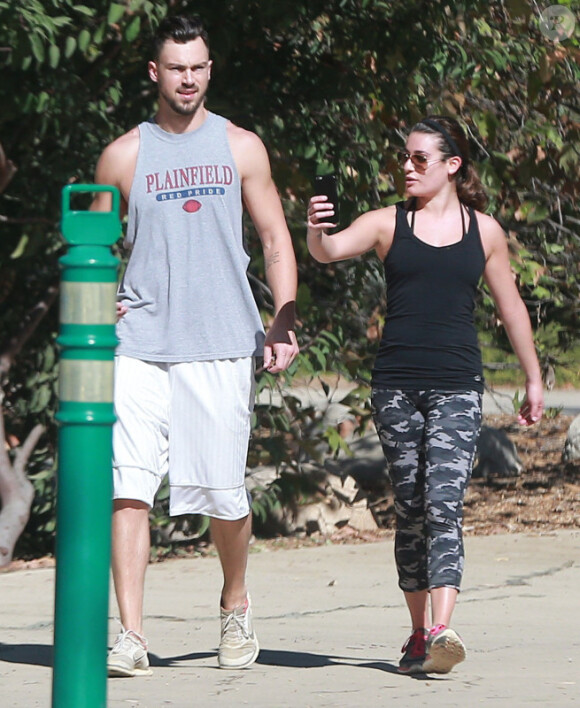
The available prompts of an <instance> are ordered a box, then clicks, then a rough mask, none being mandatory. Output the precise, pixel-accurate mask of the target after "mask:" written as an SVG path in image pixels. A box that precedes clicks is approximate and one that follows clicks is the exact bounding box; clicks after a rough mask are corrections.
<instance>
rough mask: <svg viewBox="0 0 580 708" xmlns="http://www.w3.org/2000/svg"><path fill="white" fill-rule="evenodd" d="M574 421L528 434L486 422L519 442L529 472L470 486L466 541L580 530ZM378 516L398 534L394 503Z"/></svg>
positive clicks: (548, 423)
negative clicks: (567, 455) (565, 455)
mask: <svg viewBox="0 0 580 708" xmlns="http://www.w3.org/2000/svg"><path fill="white" fill-rule="evenodd" d="M572 420H573V416H565V415H558V416H556V417H554V418H544V419H542V421H541V422H540V423H539V424H538V425H535V426H532V427H530V428H526V427H522V426H520V425H518V423H517V422H514V417H513V416H508V415H488V416H484V420H483V423H484V425H488V426H490V427H493V428H497V429H501V430H504V431H505V432H506V434H507V435H508V437H509V438H510V439H511V440H512V441H513V442H514V444H515V446H516V449H517V452H518V455H519V458H520V460H521V462H522V464H523V469H522V471H521V473H520V474H519V476H517V477H490V478H489V479H487V480H484V479H475V478H474V479H472V480H471V481H470V483H469V487H468V490H467V493H466V495H465V515H464V532H465V534H466V535H480V536H481V535H489V534H497V533H522V532H526V531H554V530H557V529H574V528H580V460H576V461H574V462H568V463H565V462H563V461H562V450H563V449H564V441H565V439H566V434H567V432H568V429H569V427H570V423H571V422H572ZM379 506H380V507H381V505H379ZM376 515H377V518H378V519H379V520H380V525H381V526H382V528H383V529H384V530H385V531H387V532H391V533H392V530H393V529H394V523H395V519H394V511H393V508H392V499H389V498H387V499H385V500H384V501H383V503H382V507H381V508H379V509H378V510H377V513H376ZM339 535H340V534H339Z"/></svg>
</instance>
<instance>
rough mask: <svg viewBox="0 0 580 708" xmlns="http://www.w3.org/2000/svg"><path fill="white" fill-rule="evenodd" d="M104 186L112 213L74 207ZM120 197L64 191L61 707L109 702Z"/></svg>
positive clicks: (57, 641) (84, 188) (57, 671)
mask: <svg viewBox="0 0 580 708" xmlns="http://www.w3.org/2000/svg"><path fill="white" fill-rule="evenodd" d="M101 191H108V192H111V194H112V210H111V211H110V212H97V211H72V210H71V208H70V198H71V194H72V193H74V192H101ZM119 201H120V197H119V192H118V190H117V189H116V188H115V187H106V186H101V185H70V186H67V187H65V188H64V189H63V191H62V221H61V231H62V234H63V236H64V239H65V240H66V241H67V242H68V244H70V248H69V250H68V253H67V254H66V255H65V256H63V257H62V258H61V259H60V264H61V267H62V278H61V299H60V332H59V337H58V339H57V342H58V344H59V345H60V347H61V355H60V380H59V411H58V413H57V416H56V417H57V420H58V422H59V424H60V427H59V438H58V449H59V461H58V478H57V513H56V524H57V533H56V591H55V618H54V665H53V682H52V706H53V708H105V706H106V704H107V668H106V656H107V629H108V627H107V624H108V622H107V620H108V614H109V565H110V560H111V507H112V426H113V423H114V421H115V415H114V409H113V366H114V356H115V347H116V346H117V337H116V335H115V323H116V310H115V300H116V292H117V274H118V270H119V259H118V258H116V257H115V256H114V255H113V254H112V253H111V246H112V245H113V244H114V243H115V242H116V241H117V239H118V238H119V236H120V235H121V222H120V217H119Z"/></svg>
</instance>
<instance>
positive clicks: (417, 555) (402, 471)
mask: <svg viewBox="0 0 580 708" xmlns="http://www.w3.org/2000/svg"><path fill="white" fill-rule="evenodd" d="M481 400H482V397H481V394H480V393H478V392H477V391H451V392H445V391H393V390H386V389H378V388H373V391H372V412H373V418H374V422H375V426H376V429H377V432H378V434H379V438H380V441H381V445H382V447H383V452H384V454H385V458H386V460H387V468H388V472H389V477H390V480H391V483H392V486H393V494H394V498H395V513H396V519H397V531H396V536H395V560H396V563H397V571H398V574H399V587H400V588H401V589H402V590H404V591H406V592H417V591H419V590H425V589H431V588H437V587H453V588H457V589H459V585H460V583H461V576H462V574H463V562H464V550H463V536H462V530H461V526H462V521H463V498H464V495H465V488H466V486H467V482H468V481H469V477H470V475H471V468H472V465H473V459H474V456H475V450H476V446H477V438H478V435H479V430H480V427H481Z"/></svg>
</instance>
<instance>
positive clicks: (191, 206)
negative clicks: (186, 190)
mask: <svg viewBox="0 0 580 708" xmlns="http://www.w3.org/2000/svg"><path fill="white" fill-rule="evenodd" d="M183 209H184V211H186V212H187V213H188V214H195V212H196V211H199V210H200V209H201V204H200V202H198V201H196V200H195V199H189V200H188V201H186V202H185V204H184V205H183Z"/></svg>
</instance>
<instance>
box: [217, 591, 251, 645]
mask: <svg viewBox="0 0 580 708" xmlns="http://www.w3.org/2000/svg"><path fill="white" fill-rule="evenodd" d="M248 604H249V603H248V601H247V600H246V602H245V604H244V605H243V607H242V611H241V612H240V610H239V608H236V609H234V610H232V611H231V612H229V613H228V615H227V617H225V618H224V626H223V636H224V637H230V636H233V637H235V638H236V639H249V637H250V632H249V631H248V628H247V627H246V621H245V620H246V616H247V612H248ZM226 611H227V610H226Z"/></svg>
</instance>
